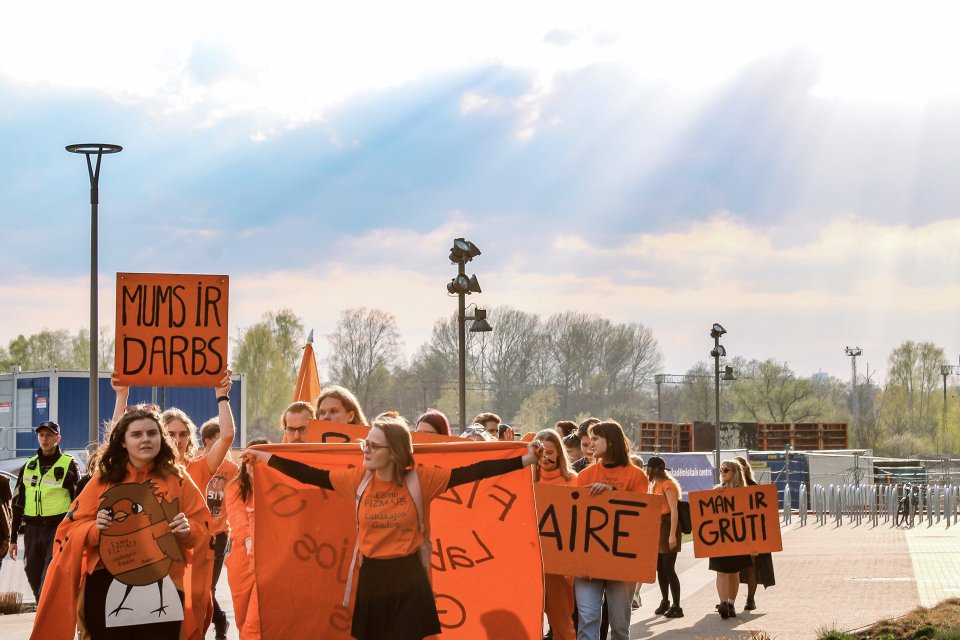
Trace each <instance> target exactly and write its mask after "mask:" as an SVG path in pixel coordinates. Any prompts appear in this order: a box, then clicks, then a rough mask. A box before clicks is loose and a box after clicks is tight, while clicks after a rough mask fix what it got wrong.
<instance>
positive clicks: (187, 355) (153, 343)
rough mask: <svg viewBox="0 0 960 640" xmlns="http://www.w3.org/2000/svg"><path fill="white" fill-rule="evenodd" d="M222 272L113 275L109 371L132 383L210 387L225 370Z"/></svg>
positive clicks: (225, 291)
mask: <svg viewBox="0 0 960 640" xmlns="http://www.w3.org/2000/svg"><path fill="white" fill-rule="evenodd" d="M228 294H229V278H228V277H227V276H203V275H169V274H161V273H118V274H117V323H116V327H117V331H116V357H115V362H116V365H115V369H116V372H117V375H118V376H119V378H120V381H121V382H122V383H123V384H124V385H126V386H129V387H133V386H151V385H158V386H171V387H212V386H214V385H216V383H217V382H219V380H220V378H221V377H222V376H223V372H224V370H225V369H226V368H227V344H228V339H227V307H228V302H229V300H228Z"/></svg>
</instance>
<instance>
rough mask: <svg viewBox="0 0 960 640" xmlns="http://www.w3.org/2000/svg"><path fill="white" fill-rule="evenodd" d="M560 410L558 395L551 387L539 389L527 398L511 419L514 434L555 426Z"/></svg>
mask: <svg viewBox="0 0 960 640" xmlns="http://www.w3.org/2000/svg"><path fill="white" fill-rule="evenodd" d="M559 410H560V394H559V393H557V390H556V389H554V388H553V387H547V388H546V389H541V390H540V391H537V392H536V393H534V394H532V395H529V396H527V398H526V399H525V400H524V401H523V404H521V405H520V411H518V412H517V415H516V416H515V417H514V418H513V430H514V432H516V433H526V432H528V431H540V430H541V429H546V428H548V427H552V426H553V425H554V424H556V422H557V419H558V417H559V414H558V412H559Z"/></svg>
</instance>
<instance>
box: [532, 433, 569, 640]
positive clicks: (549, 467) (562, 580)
mask: <svg viewBox="0 0 960 640" xmlns="http://www.w3.org/2000/svg"><path fill="white" fill-rule="evenodd" d="M534 440H536V441H537V442H540V443H541V444H542V445H543V455H542V456H541V457H540V464H538V465H537V466H536V467H535V468H534V472H533V476H534V479H535V480H536V481H537V482H542V483H544V484H559V485H564V486H576V485H577V474H576V472H574V471H573V469H571V468H570V458H569V456H567V450H566V448H565V447H564V446H563V442H562V441H561V440H560V434H559V433H557V432H556V431H554V430H553V429H544V430H543V431H541V432H540V433H538V434H537V435H536V437H535V438H534ZM543 592H544V593H543V596H544V597H543V600H544V609H545V611H546V614H547V620H548V621H549V622H550V630H551V631H552V632H553V640H574V637H575V636H576V630H575V629H574V628H573V578H572V577H570V576H561V575H557V574H554V573H545V574H544V575H543Z"/></svg>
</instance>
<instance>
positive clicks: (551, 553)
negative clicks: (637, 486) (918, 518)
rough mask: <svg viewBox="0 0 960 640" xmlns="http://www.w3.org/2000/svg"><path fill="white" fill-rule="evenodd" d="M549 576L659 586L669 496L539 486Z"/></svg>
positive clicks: (542, 544)
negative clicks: (660, 544) (665, 500)
mask: <svg viewBox="0 0 960 640" xmlns="http://www.w3.org/2000/svg"><path fill="white" fill-rule="evenodd" d="M535 491H536V496H537V517H538V522H539V528H540V547H541V550H542V552H543V571H544V572H545V573H555V574H559V575H563V576H575V577H578V576H579V577H583V576H587V577H590V578H599V579H605V580H622V581H624V582H655V581H656V579H657V543H658V542H659V536H660V510H661V508H662V506H663V496H659V495H653V494H650V493H637V492H635V491H605V492H603V493H601V494H600V495H596V496H591V495H590V494H589V492H588V491H586V490H584V488H583V487H565V486H561V485H549V484H543V483H538V484H537V485H536V489H535Z"/></svg>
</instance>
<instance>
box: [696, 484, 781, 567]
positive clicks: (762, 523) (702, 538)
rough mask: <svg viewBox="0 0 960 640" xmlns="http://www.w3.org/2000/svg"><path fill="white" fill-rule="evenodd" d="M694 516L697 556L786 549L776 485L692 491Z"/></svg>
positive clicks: (730, 554) (718, 555)
mask: <svg viewBox="0 0 960 640" xmlns="http://www.w3.org/2000/svg"><path fill="white" fill-rule="evenodd" d="M690 520H691V521H692V523H693V555H694V556H695V557H697V558H720V557H723V556H740V555H749V554H753V553H770V552H772V551H783V542H782V540H781V538H780V513H779V511H778V509H777V487H776V486H775V485H772V484H758V485H754V486H752V487H737V488H735V489H729V488H728V489H711V490H709V491H691V492H690Z"/></svg>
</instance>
